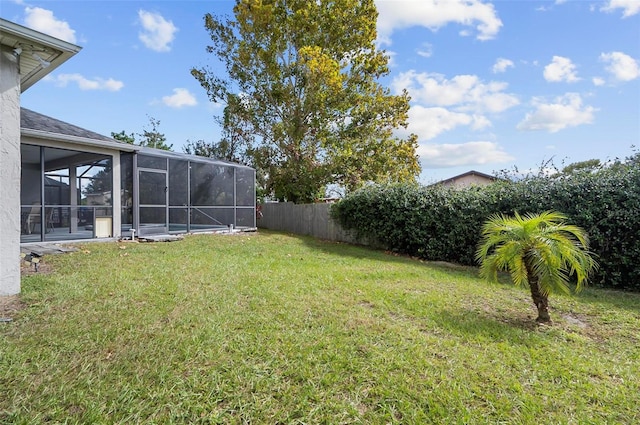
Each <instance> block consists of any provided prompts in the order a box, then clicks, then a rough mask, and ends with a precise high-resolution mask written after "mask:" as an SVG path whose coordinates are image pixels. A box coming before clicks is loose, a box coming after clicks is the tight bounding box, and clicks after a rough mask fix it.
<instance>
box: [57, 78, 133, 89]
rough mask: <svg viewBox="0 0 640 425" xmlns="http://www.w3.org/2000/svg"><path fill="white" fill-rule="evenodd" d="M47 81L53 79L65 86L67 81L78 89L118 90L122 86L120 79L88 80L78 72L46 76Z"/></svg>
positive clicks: (58, 84)
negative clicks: (74, 84)
mask: <svg viewBox="0 0 640 425" xmlns="http://www.w3.org/2000/svg"><path fill="white" fill-rule="evenodd" d="M45 79H46V80H47V81H53V82H54V83H55V84H56V85H57V86H59V87H66V86H67V85H68V84H69V83H76V84H77V85H78V88H79V89H80V90H107V91H120V89H121V88H122V87H124V83H123V82H122V81H118V80H114V79H113V78H109V79H107V80H105V79H103V78H94V79H93V80H90V79H88V78H85V77H83V76H82V75H80V74H59V75H57V76H47V77H46V78H45Z"/></svg>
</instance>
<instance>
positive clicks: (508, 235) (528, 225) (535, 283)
mask: <svg viewBox="0 0 640 425" xmlns="http://www.w3.org/2000/svg"><path fill="white" fill-rule="evenodd" d="M566 219H567V218H566V216H564V215H563V214H561V213H558V212H553V211H547V212H543V213H540V214H527V215H525V216H524V217H522V216H520V215H519V214H518V213H516V214H515V216H514V217H509V216H505V215H502V214H498V215H494V216H492V217H491V218H489V220H487V221H486V222H485V224H484V226H483V227H482V239H481V241H480V244H479V245H478V250H477V253H476V259H477V260H478V261H479V262H480V263H481V266H480V275H481V276H482V277H484V278H486V279H489V280H494V281H495V280H496V279H497V275H498V271H507V272H509V273H510V275H511V279H512V281H513V283H514V284H515V285H517V286H528V287H529V289H530V290H531V298H532V300H533V303H534V304H535V306H536V308H537V309H538V317H537V318H536V322H538V323H547V324H548V323H551V317H550V315H549V299H548V298H549V295H551V294H553V293H556V292H563V293H566V294H569V293H571V292H572V289H573V290H574V291H575V292H579V291H580V290H581V289H582V287H583V285H584V284H585V283H586V281H587V278H588V276H589V274H590V272H591V271H593V270H594V269H595V268H596V267H597V264H596V262H595V261H594V259H593V258H592V257H591V255H590V253H589V251H588V248H589V240H588V237H587V234H586V233H585V232H584V230H582V229H581V228H579V227H577V226H573V225H571V224H567V223H566Z"/></svg>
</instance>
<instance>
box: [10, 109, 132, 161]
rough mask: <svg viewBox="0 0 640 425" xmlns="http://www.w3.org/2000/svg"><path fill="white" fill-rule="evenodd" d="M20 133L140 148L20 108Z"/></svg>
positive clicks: (114, 146) (109, 145) (38, 137)
mask: <svg viewBox="0 0 640 425" xmlns="http://www.w3.org/2000/svg"><path fill="white" fill-rule="evenodd" d="M20 131H21V133H22V135H23V136H30V137H34V138H37V139H47V140H55V141H63V142H65V141H66V142H72V143H78V144H83V145H90V146H97V147H106V148H111V149H118V150H122V151H138V150H140V146H135V145H130V144H128V143H124V142H120V141H118V140H116V139H113V138H111V137H107V136H103V135H102V134H98V133H96V132H94V131H90V130H86V129H84V128H82V127H78V126H77V125H73V124H69V123H67V122H64V121H60V120H58V119H55V118H51V117H49V116H46V115H43V114H40V113H38V112H34V111H32V110H30V109H27V108H20Z"/></svg>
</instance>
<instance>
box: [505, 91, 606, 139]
mask: <svg viewBox="0 0 640 425" xmlns="http://www.w3.org/2000/svg"><path fill="white" fill-rule="evenodd" d="M533 106H535V108H536V110H535V111H534V112H531V113H528V114H527V115H526V116H525V118H524V120H522V121H521V122H520V123H519V124H518V125H517V129H518V130H531V131H535V130H546V131H548V132H549V133H556V132H558V131H560V130H563V129H565V128H568V127H576V126H579V125H582V124H591V123H592V122H593V118H594V112H596V109H595V108H594V107H592V106H587V105H583V104H582V98H581V97H580V95H579V94H577V93H566V94H565V95H564V96H560V97H558V98H556V99H555V100H554V102H553V103H544V100H543V99H540V98H534V99H533Z"/></svg>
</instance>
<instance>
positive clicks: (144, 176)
mask: <svg viewBox="0 0 640 425" xmlns="http://www.w3.org/2000/svg"><path fill="white" fill-rule="evenodd" d="M120 163H121V169H122V177H123V181H122V188H123V194H124V195H123V196H124V197H123V199H122V205H123V208H122V223H123V227H122V233H123V235H124V234H127V233H128V232H129V231H130V229H131V228H134V229H136V232H137V234H138V235H141V236H145V235H152V234H162V233H186V232H189V233H190V232H199V231H216V230H222V229H225V230H226V229H229V228H236V229H251V228H255V226H256V222H255V171H254V170H253V169H252V168H249V167H245V166H242V165H239V164H234V163H230V162H225V161H219V160H215V159H210V158H202V157H197V156H192V155H186V154H179V153H175V152H168V151H158V150H156V149H147V148H144V149H142V150H141V151H140V152H139V153H137V154H123V155H122V156H121V158H120ZM129 170H130V171H129ZM136 187H137V188H138V190H135V189H134V188H136ZM128 193H132V194H133V198H132V199H131V198H129V196H128ZM136 211H137V214H134V212H136Z"/></svg>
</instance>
